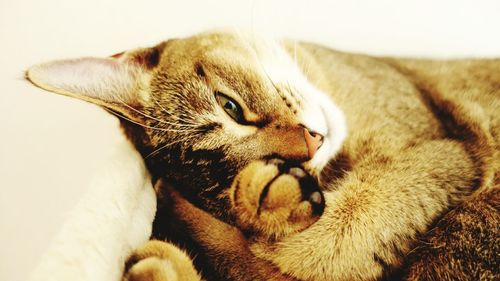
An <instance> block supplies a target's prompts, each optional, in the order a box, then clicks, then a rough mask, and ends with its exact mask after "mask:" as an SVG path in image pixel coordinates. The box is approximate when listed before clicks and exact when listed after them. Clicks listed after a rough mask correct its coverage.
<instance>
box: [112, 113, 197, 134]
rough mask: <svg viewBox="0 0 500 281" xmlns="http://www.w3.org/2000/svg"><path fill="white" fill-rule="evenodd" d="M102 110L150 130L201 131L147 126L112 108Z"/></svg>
mask: <svg viewBox="0 0 500 281" xmlns="http://www.w3.org/2000/svg"><path fill="white" fill-rule="evenodd" d="M104 110H106V111H107V112H109V113H111V114H113V115H115V116H117V117H119V118H123V119H125V120H127V121H129V122H132V123H134V124H137V125H139V126H142V127H144V128H148V129H152V130H158V131H163V132H190V131H193V132H200V131H203V130H201V129H200V130H195V129H188V130H175V129H168V128H158V127H153V126H148V125H145V124H142V123H139V122H137V121H134V120H132V119H130V118H127V117H125V116H123V115H122V114H118V113H116V112H114V111H112V110H109V109H107V108H104Z"/></svg>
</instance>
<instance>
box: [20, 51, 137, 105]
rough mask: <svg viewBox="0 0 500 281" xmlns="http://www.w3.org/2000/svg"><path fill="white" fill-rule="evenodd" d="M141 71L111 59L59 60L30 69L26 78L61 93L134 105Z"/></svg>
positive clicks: (134, 66)
mask: <svg viewBox="0 0 500 281" xmlns="http://www.w3.org/2000/svg"><path fill="white" fill-rule="evenodd" d="M140 74H141V69H140V68H139V67H138V66H136V65H132V64H127V63H123V62H120V61H118V60H116V59H113V58H81V59H73V60H60V61H54V62H49V63H45V64H41V65H37V66H34V67H32V68H31V69H30V70H29V71H28V77H29V79H30V80H31V81H32V82H33V83H35V84H36V85H38V86H40V87H42V88H45V89H47V90H50V91H53V92H58V93H61V94H66V95H71V96H76V97H81V98H85V97H87V98H90V99H98V100H100V101H102V102H113V103H127V104H131V103H134V102H135V96H136V93H135V91H136V90H137V85H138V82H139V81H138V78H139V76H140Z"/></svg>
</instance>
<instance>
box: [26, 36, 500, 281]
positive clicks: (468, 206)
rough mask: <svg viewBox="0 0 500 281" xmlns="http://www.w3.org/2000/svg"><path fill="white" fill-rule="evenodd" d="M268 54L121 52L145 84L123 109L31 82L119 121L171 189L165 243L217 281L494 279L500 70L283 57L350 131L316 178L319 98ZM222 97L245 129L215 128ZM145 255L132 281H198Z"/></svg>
mask: <svg viewBox="0 0 500 281" xmlns="http://www.w3.org/2000/svg"><path fill="white" fill-rule="evenodd" d="M252 44H255V45H256V47H255V46H254V48H253V49H252V48H251V47H249V46H251V45H252ZM259 44H260V41H256V42H253V43H249V45H248V46H247V45H246V44H245V41H242V40H240V39H239V37H238V36H235V35H232V34H227V33H206V34H202V35H198V36H194V37H190V38H187V39H179V40H170V41H168V42H166V43H162V44H160V45H158V46H156V47H154V48H151V49H140V50H136V51H131V52H126V53H125V54H123V55H121V56H118V57H119V58H118V59H119V60H120V61H121V62H122V63H131V64H132V65H139V66H140V69H141V71H140V73H141V74H140V75H139V77H140V79H139V78H137V79H136V80H134V81H138V82H136V84H134V85H135V86H134V87H135V88H134V90H133V91H134V98H133V99H132V101H131V102H130V101H126V103H127V104H125V105H124V104H122V103H119V102H109V101H103V99H95V98H93V97H88V96H84V97H82V96H81V95H79V94H78V93H73V92H69V93H68V91H65V90H64V89H63V90H61V89H59V88H55V87H53V86H52V85H47V84H45V83H44V82H43V81H38V80H37V75H36V74H37V72H36V71H33V72H31V75H30V72H29V73H28V77H29V78H30V79H31V80H32V81H34V82H35V83H36V84H38V85H40V86H42V87H44V88H47V89H50V90H53V91H56V92H61V93H64V94H68V95H72V96H77V97H80V98H83V99H85V100H90V101H92V102H95V103H98V104H101V105H104V106H105V107H106V108H108V109H109V110H111V111H113V112H115V113H117V114H119V115H120V116H122V123H123V127H124V130H125V132H126V134H127V135H128V136H129V137H130V138H131V140H132V141H133V142H134V144H135V145H136V147H137V148H138V150H139V151H140V152H141V153H142V154H143V155H144V157H145V160H146V163H147V165H148V167H149V169H150V171H151V173H152V174H153V177H154V178H155V179H165V180H166V182H168V183H169V185H170V186H173V188H172V187H168V185H167V184H162V182H163V181H160V183H159V184H158V185H157V186H156V187H157V193H158V198H159V199H158V200H159V202H158V203H159V204H158V205H159V209H158V214H157V217H156V220H155V224H154V237H155V238H157V239H166V240H169V241H173V242H174V243H175V244H177V245H179V246H181V247H185V248H187V249H189V250H190V252H192V253H194V254H195V255H193V258H194V260H193V261H194V265H195V266H196V267H197V268H198V269H199V270H201V271H200V272H201V274H202V275H203V277H204V278H206V279H208V280H296V279H297V280H376V279H380V278H383V277H385V278H396V276H400V277H401V276H403V275H405V276H407V279H408V280H417V279H419V278H422V279H424V280H441V279H440V278H444V279H464V278H467V277H469V276H477V277H478V278H480V279H484V280H493V279H494V278H496V277H498V271H497V269H498V264H496V262H495V258H494V257H495V256H497V255H498V249H497V248H496V247H495V246H494V245H495V243H496V244H498V243H497V242H498V241H497V240H498V196H497V195H498V192H497V191H498V184H499V175H498V171H499V168H500V160H499V155H498V153H499V152H498V151H499V149H500V143H499V135H500V118H499V117H498V116H499V115H498V113H499V112H500V98H499V96H500V61H499V60H457V61H426V60H407V59H391V58H373V57H368V56H362V55H354V54H346V53H341V52H336V51H332V50H329V49H326V48H323V47H320V46H316V45H312V44H305V43H300V44H295V43H293V42H284V43H283V45H284V47H285V48H286V49H287V50H288V51H289V53H290V55H291V56H292V57H294V58H296V60H297V63H298V65H299V66H300V67H301V70H302V71H303V72H304V74H305V75H306V76H307V78H308V79H309V81H310V82H311V83H312V84H314V86H315V87H317V88H319V89H320V90H321V91H323V92H324V93H327V94H328V95H329V97H330V98H331V100H333V101H334V103H335V104H336V105H337V106H338V107H339V108H340V109H341V110H342V111H343V113H344V115H345V118H346V123H347V128H348V137H347V139H345V141H344V143H343V146H342V149H341V151H340V152H339V153H338V154H337V155H336V157H335V158H332V159H331V161H330V163H329V164H328V165H327V166H326V167H325V168H324V169H319V168H318V167H315V166H313V165H310V163H309V162H308V160H309V159H308V157H309V156H308V151H307V149H306V146H305V143H304V141H303V139H302V137H301V134H300V132H301V130H302V129H301V125H303V124H302V122H303V120H301V119H300V118H299V114H300V113H301V111H303V110H305V109H304V108H306V104H307V103H308V102H309V99H310V98H309V97H308V94H309V93H307V92H303V91H301V89H303V88H300V85H299V84H294V83H293V82H292V85H290V84H286V83H280V82H279V81H273V80H271V78H270V77H269V76H268V73H266V72H265V71H264V72H263V71H262V70H261V69H262V67H261V65H260V64H259V63H260V61H259V59H258V58H256V57H258V55H259ZM252 50H255V53H254V52H253V51H252ZM133 73H135V72H133ZM40 80H43V79H40ZM127 85H128V84H127ZM214 92H216V93H217V92H222V93H223V94H225V95H229V96H230V97H231V98H233V99H234V100H235V101H236V102H238V103H239V104H240V105H241V107H242V111H243V114H244V120H245V123H244V124H240V125H236V124H234V122H232V121H231V120H228V119H227V118H226V119H223V121H221V120H219V119H218V120H219V121H214V120H213V119H210V118H209V117H207V115H206V114H204V113H206V112H213V111H214V110H216V108H218V105H217V103H216V102H215V101H214V99H213V95H214ZM127 97H128V96H127ZM151 117H153V118H151ZM163 120H167V121H168V122H169V123H165V122H162V121H163ZM137 123H139V124H140V125H137ZM235 126H236V129H234V132H237V133H234V134H231V133H229V132H230V131H231V130H232V129H231V128H234V127H235ZM153 127H161V128H164V129H166V130H157V129H152V128H153ZM228 128H229V129H228ZM334 133H335V132H334ZM274 158H280V159H284V160H285V161H286V162H289V163H292V164H290V165H291V166H294V165H295V166H297V167H296V168H297V169H298V170H297V169H295V170H293V171H294V172H292V169H289V168H286V169H284V170H283V169H281V168H280V167H281V166H280V165H278V164H277V163H276V162H275V160H273V159H274ZM287 165H288V164H287ZM310 176H314V177H317V178H318V180H319V185H320V186H321V188H322V190H323V191H324V200H325V201H326V207H325V209H324V213H322V214H321V216H320V217H318V214H316V213H315V212H313V211H312V210H313V204H312V203H311V202H310V201H308V200H307V198H306V200H304V198H303V196H304V192H305V187H304V180H303V179H304V178H309V177H310ZM311 186H312V187H311ZM173 189H175V190H176V191H174V190H173ZM308 190H309V191H307V192H309V193H308V194H310V193H312V192H315V191H317V190H318V189H317V186H314V185H310V187H308ZM178 193H180V195H179V194H178ZM475 193H477V195H476V194H475ZM186 199H187V201H186ZM464 200H465V203H463V205H460V206H459V207H458V208H457V209H455V210H454V211H452V212H450V213H448V214H447V215H446V216H445V217H443V219H442V220H441V221H439V222H437V220H438V219H439V218H440V217H441V216H442V215H443V214H445V213H446V212H447V211H448V210H449V209H450V208H451V207H453V206H455V205H457V204H462V202H463V201H464ZM321 210H322V209H321ZM465 217H467V218H465ZM431 225H435V228H434V229H433V230H432V231H430V232H428V228H429V226H431ZM453 229H457V231H459V232H458V235H457V233H455V235H451V234H452V232H453ZM476 231H477V232H478V233H479V234H475V235H476V236H477V237H480V239H474V240H471V239H470V237H471V235H472V233H474V232H476ZM419 238H420V239H423V241H428V242H427V243H424V244H418V243H416V241H417V240H418V239H419ZM441 243H445V246H444V247H439V248H436V247H433V245H442V244H441ZM145 247H146V249H151V248H157V250H153V251H149V250H146V253H147V254H144V255H143V254H138V256H139V257H140V258H139V261H138V262H137V263H136V264H135V265H134V264H132V265H131V268H130V270H129V271H128V273H127V274H128V276H129V277H128V278H132V277H130V276H139V277H137V278H136V277H133V278H136V279H133V278H132V279H131V280H149V279H148V278H150V279H151V280H157V281H161V280H165V278H164V277H166V274H167V273H166V272H164V269H163V268H162V267H161V263H159V262H158V260H161V259H164V258H165V257H167V258H169V259H170V260H171V262H172V263H174V267H173V268H180V267H182V268H191V269H192V265H191V263H190V262H187V261H186V260H185V259H176V258H170V255H169V254H163V251H165V252H171V248H170V247H167V246H165V245H162V243H161V242H152V244H148V245H146V246H145ZM415 247H417V248H415ZM163 248H165V250H161V249H163ZM414 248H415V250H413V251H412V249H414ZM141 251H144V250H139V252H138V253H141ZM155 251H158V253H155ZM455 253H464V254H465V255H466V258H464V259H462V260H460V259H459V258H458V256H457V254H455ZM179 255H183V254H179ZM408 255H409V256H408ZM153 256H159V259H155V258H153ZM407 256H408V257H407ZM491 259H493V260H491ZM405 261H406V263H405ZM478 262H481V266H477V265H476V263H478ZM495 266H496V268H495ZM405 268H408V272H406V271H405ZM472 269H473V270H472ZM398 270H399V271H398ZM188 271H189V270H188ZM141 276H144V277H141ZM180 278H181V279H180V280H192V279H189V278H192V277H185V278H184V279H182V278H183V277H180ZM167 279H168V278H167Z"/></svg>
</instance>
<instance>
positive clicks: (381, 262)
mask: <svg viewBox="0 0 500 281" xmlns="http://www.w3.org/2000/svg"><path fill="white" fill-rule="evenodd" d="M388 144H391V142H388V141H386V140H384V139H380V137H378V138H374V139H373V142H370V141H368V140H366V138H364V139H362V140H361V141H360V142H359V143H358V145H356V146H355V147H353V149H354V150H353V151H357V152H358V153H359V159H358V162H357V163H353V168H352V170H351V171H349V172H347V173H346V175H345V176H344V177H343V178H342V179H340V180H338V181H337V182H336V183H335V186H332V187H331V189H330V191H328V192H325V199H326V208H325V211H324V213H323V215H322V216H321V218H320V219H319V220H318V221H317V222H316V223H314V224H313V225H311V226H310V227H308V228H307V229H305V230H303V231H301V232H299V233H296V234H292V235H290V236H287V237H285V238H283V239H281V240H280V241H277V242H274V241H269V240H267V241H258V242H257V243H254V244H252V246H251V249H252V253H254V254H255V255H256V256H258V257H261V258H263V259H265V260H270V261H272V262H273V264H275V265H276V266H278V267H279V268H280V269H281V270H282V271H283V272H286V273H288V274H290V275H293V276H295V277H297V278H299V279H303V280H317V281H319V280H325V281H326V280H377V279H379V278H381V277H382V276H383V274H384V273H387V272H390V271H392V270H393V269H394V268H398V267H400V266H401V264H402V262H403V259H404V258H405V256H406V255H407V254H408V252H409V251H410V250H411V247H412V246H413V244H414V242H415V239H416V238H417V235H418V234H421V233H424V232H425V231H427V228H428V227H429V225H430V224H431V223H432V222H433V220H435V219H436V218H438V217H439V216H440V215H441V214H442V213H443V212H445V211H446V210H447V209H448V208H449V207H450V205H451V204H453V203H455V202H458V201H459V200H461V199H463V197H464V196H466V195H467V194H469V193H470V192H472V191H471V189H472V188H473V186H474V182H475V180H476V179H477V176H478V174H477V171H476V169H475V167H474V163H473V161H472V160H471V159H470V157H469V154H468V153H467V152H466V151H465V149H464V146H463V144H462V143H460V142H457V141H453V140H432V141H424V142H422V143H420V144H414V145H409V146H406V147H400V148H399V149H396V148H394V149H389V148H390V147H388V146H387V145H388ZM354 157H356V155H354Z"/></svg>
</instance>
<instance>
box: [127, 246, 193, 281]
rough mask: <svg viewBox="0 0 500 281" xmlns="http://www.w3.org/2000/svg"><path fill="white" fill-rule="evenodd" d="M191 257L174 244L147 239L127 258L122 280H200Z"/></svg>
mask: <svg viewBox="0 0 500 281" xmlns="http://www.w3.org/2000/svg"><path fill="white" fill-rule="evenodd" d="M200 279H201V278H200V277H199V275H198V273H197V272H196V270H195V269H194V266H193V264H192V262H191V259H190V258H189V257H188V255H187V254H186V253H184V252H183V251H182V250H180V249H179V248H177V247H176V246H174V245H172V244H170V243H167V242H163V241H157V240H151V241H148V242H147V243H146V244H144V245H143V246H141V247H139V248H138V249H137V250H135V252H134V253H133V254H132V255H131V256H130V257H129V258H128V260H127V262H126V264H125V272H124V275H123V281H173V280H177V281H196V280H200Z"/></svg>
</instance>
